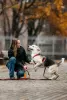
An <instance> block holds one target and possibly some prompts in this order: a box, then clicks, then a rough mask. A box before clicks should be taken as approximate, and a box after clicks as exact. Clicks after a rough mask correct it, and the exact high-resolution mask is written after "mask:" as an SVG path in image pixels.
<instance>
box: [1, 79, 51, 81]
mask: <svg viewBox="0 0 67 100" xmlns="http://www.w3.org/2000/svg"><path fill="white" fill-rule="evenodd" d="M8 80H51V79H44V78H41V79H35V78H20V79H17V78H15V79H10V78H0V81H8Z"/></svg>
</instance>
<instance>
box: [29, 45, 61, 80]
mask: <svg viewBox="0 0 67 100" xmlns="http://www.w3.org/2000/svg"><path fill="white" fill-rule="evenodd" d="M28 49H29V50H30V51H31V58H32V61H33V62H34V63H35V65H34V68H35V70H36V68H38V67H41V65H43V67H44V73H43V76H44V74H45V70H46V68H48V72H49V73H50V75H51V77H50V78H48V79H57V78H58V77H59V75H58V67H59V66H60V64H61V63H62V61H60V62H59V63H56V62H54V61H53V60H51V59H49V58H46V57H44V58H43V57H42V56H41V49H40V48H39V47H38V46H36V45H29V47H28ZM44 77H45V76H44Z"/></svg>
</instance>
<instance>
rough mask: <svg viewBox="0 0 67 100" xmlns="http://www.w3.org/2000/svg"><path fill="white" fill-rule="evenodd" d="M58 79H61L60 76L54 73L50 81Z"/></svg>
mask: <svg viewBox="0 0 67 100" xmlns="http://www.w3.org/2000/svg"><path fill="white" fill-rule="evenodd" d="M58 77H59V75H58V74H57V73H56V72H54V73H52V74H51V77H50V78H49V79H51V80H56V79H57V78H58Z"/></svg>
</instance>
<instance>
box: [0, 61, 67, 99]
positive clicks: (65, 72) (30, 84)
mask: <svg viewBox="0 0 67 100" xmlns="http://www.w3.org/2000/svg"><path fill="white" fill-rule="evenodd" d="M29 69H30V74H31V78H43V77H42V73H43V68H42V69H38V71H37V72H34V70H33V67H32V66H29ZM46 74H47V73H46ZM59 75H60V77H59V78H58V79H57V80H52V81H50V80H14V81H12V80H8V81H1V80H0V100H67V63H64V64H63V65H62V66H60V67H59ZM6 77H9V76H8V70H7V69H6V68H5V66H0V78H6Z"/></svg>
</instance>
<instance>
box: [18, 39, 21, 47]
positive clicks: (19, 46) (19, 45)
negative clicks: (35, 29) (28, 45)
mask: <svg viewBox="0 0 67 100" xmlns="http://www.w3.org/2000/svg"><path fill="white" fill-rule="evenodd" d="M20 45H21V44H20V40H17V48H20Z"/></svg>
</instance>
